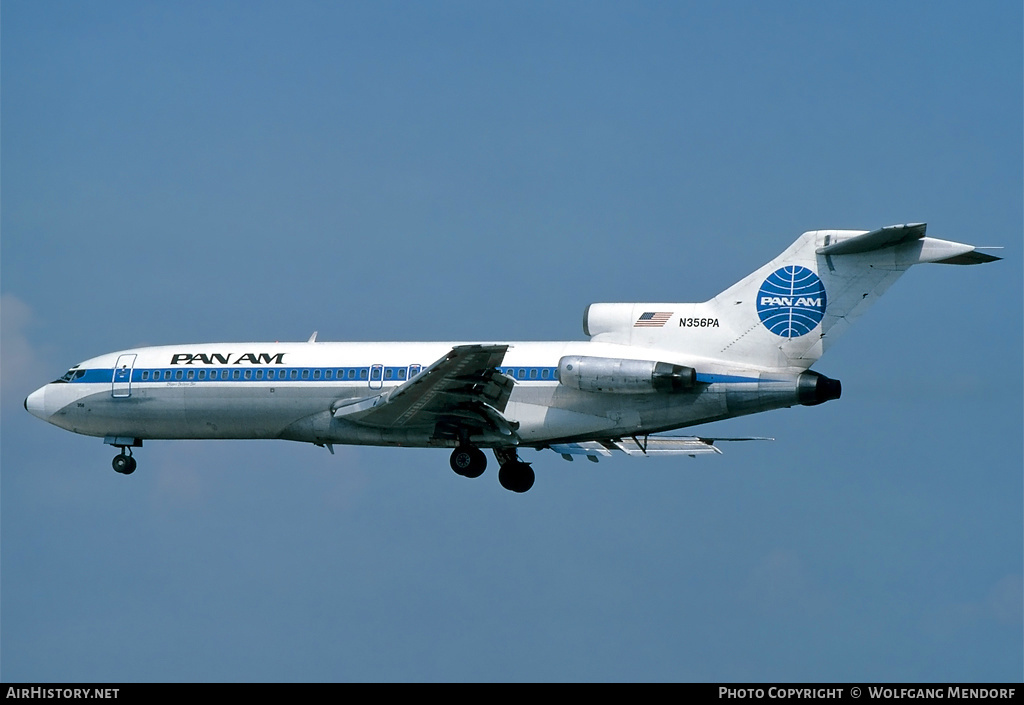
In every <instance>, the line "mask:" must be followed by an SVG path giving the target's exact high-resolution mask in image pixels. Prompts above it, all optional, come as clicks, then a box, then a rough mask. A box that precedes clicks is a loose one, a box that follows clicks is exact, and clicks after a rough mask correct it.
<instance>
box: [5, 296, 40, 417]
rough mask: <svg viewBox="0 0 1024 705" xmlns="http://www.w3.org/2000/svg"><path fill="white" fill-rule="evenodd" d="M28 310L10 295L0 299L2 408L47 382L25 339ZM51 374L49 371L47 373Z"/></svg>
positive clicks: (36, 351)
mask: <svg viewBox="0 0 1024 705" xmlns="http://www.w3.org/2000/svg"><path fill="white" fill-rule="evenodd" d="M32 320H33V313H32V308H31V307H30V306H29V305H28V304H26V303H25V302H24V301H22V300H21V299H19V298H18V297H16V296H12V295H11V294H4V295H3V296H0V403H3V404H4V406H6V405H7V404H8V403H9V402H10V401H12V400H14V399H20V398H22V397H24V396H25V395H26V394H28V393H29V392H31V391H32V390H33V389H35V388H36V387H39V386H41V385H42V384H43V382H48V381H50V380H49V379H48V378H46V379H44V378H45V377H46V370H45V368H46V365H45V364H42V363H40V354H39V351H38V350H36V349H35V348H34V347H33V345H32V343H31V342H30V341H29V338H28V332H27V331H28V328H29V326H30V325H31V323H32ZM51 374H52V370H51Z"/></svg>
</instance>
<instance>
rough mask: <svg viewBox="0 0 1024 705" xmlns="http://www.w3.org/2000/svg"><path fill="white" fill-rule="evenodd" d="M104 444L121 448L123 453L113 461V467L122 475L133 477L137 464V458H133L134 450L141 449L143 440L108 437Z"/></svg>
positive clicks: (126, 437) (127, 437) (129, 437)
mask: <svg viewBox="0 0 1024 705" xmlns="http://www.w3.org/2000/svg"><path fill="white" fill-rule="evenodd" d="M103 442H104V443H106V444H107V445H108V446H114V447H115V448H120V449H121V452H120V453H119V454H117V455H115V456H114V460H113V461H111V463H110V464H111V465H112V466H113V468H114V471H115V472H119V473H121V474H122V475H131V474H132V473H133V472H135V467H136V465H137V463H136V462H135V458H133V457H132V448H141V447H142V439H141V438H132V437H131V436H107V437H106V438H104V439H103Z"/></svg>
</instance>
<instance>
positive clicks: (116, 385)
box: [110, 355, 135, 398]
mask: <svg viewBox="0 0 1024 705" xmlns="http://www.w3.org/2000/svg"><path fill="white" fill-rule="evenodd" d="M133 367H135V355H119V356H118V357H117V364H116V365H114V381H113V384H112V385H111V387H110V396H112V397H115V398H122V397H130V396H131V395H132V368H133Z"/></svg>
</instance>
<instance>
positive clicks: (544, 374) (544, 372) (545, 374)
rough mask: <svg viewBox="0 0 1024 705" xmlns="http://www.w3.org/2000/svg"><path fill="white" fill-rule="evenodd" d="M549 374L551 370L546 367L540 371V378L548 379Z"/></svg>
mask: <svg viewBox="0 0 1024 705" xmlns="http://www.w3.org/2000/svg"><path fill="white" fill-rule="evenodd" d="M548 374H549V371H548V369H547V368H546V367H545V368H544V369H543V370H541V371H540V378H541V379H547V378H548Z"/></svg>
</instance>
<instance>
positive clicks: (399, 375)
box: [398, 367, 405, 379]
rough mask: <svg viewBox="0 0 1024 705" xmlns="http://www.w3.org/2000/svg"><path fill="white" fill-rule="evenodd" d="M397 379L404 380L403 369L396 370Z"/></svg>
mask: <svg viewBox="0 0 1024 705" xmlns="http://www.w3.org/2000/svg"><path fill="white" fill-rule="evenodd" d="M398 379H405V368H404V367H403V368H401V369H400V370H398Z"/></svg>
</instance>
